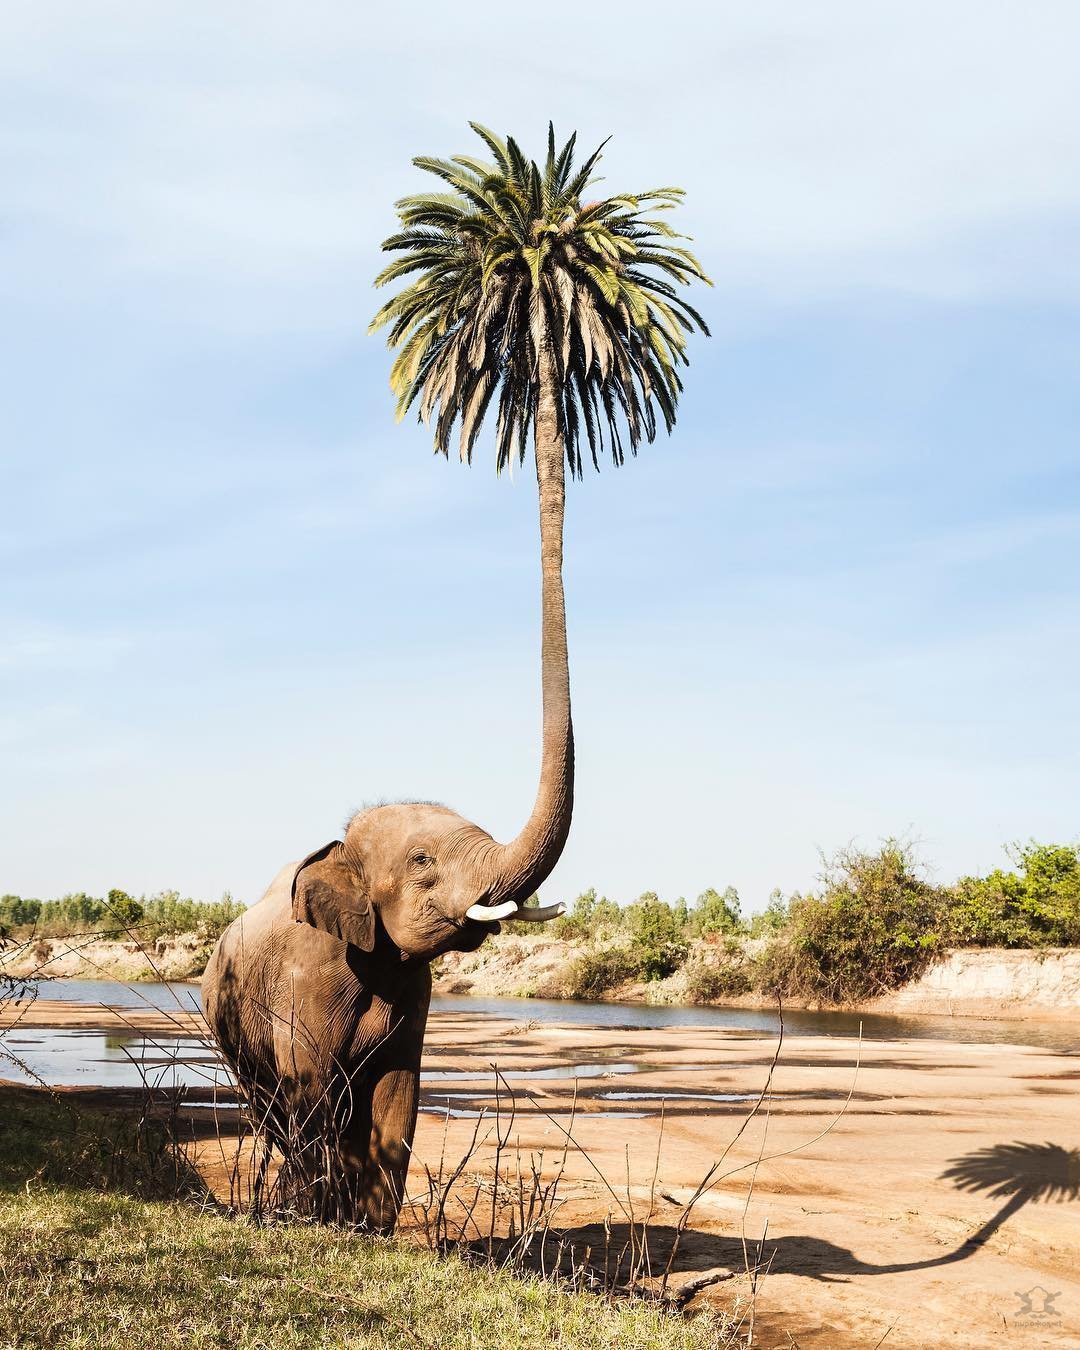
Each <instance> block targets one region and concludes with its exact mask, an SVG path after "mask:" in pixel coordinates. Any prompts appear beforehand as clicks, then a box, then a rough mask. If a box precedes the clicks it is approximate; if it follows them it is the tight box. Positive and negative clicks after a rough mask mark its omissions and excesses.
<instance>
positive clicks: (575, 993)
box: [565, 947, 642, 1000]
mask: <svg viewBox="0 0 1080 1350" xmlns="http://www.w3.org/2000/svg"><path fill="white" fill-rule="evenodd" d="M641 973H642V970H641V961H640V959H639V957H638V955H637V953H636V952H632V951H630V950H628V949H627V948H626V947H604V948H602V949H601V950H600V951H596V952H586V953H585V955H584V956H579V957H578V959H577V960H576V961H575V962H574V964H573V965H572V966H571V967H570V973H569V975H568V977H567V981H566V990H565V993H566V997H567V998H577V999H585V1000H591V999H598V998H600V997H601V996H602V995H603V994H606V993H607V992H608V990H610V989H617V988H618V986H619V985H620V984H625V983H626V982H627V981H628V980H635V979H637V978H639V976H640V975H641Z"/></svg>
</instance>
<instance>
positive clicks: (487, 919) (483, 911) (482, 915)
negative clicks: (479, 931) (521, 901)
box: [465, 900, 518, 923]
mask: <svg viewBox="0 0 1080 1350" xmlns="http://www.w3.org/2000/svg"><path fill="white" fill-rule="evenodd" d="M517 912H518V907H517V901H516V900H505V901H503V903H502V904H501V905H470V906H469V908H468V909H467V910H466V911H465V917H466V918H467V919H475V920H476V922H477V923H498V922H499V920H500V919H509V918H510V917H511V915H513V916H514V917H515V918H516V917H517Z"/></svg>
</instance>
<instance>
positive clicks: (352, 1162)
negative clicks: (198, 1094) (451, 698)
mask: <svg viewBox="0 0 1080 1350" xmlns="http://www.w3.org/2000/svg"><path fill="white" fill-rule="evenodd" d="M549 364H550V363H549ZM546 378H547V380H548V384H550V377H549V376H548V377H546ZM564 458H565V451H564V447H563V442H562V438H561V436H560V435H559V434H558V425H557V407H556V398H555V393H554V390H553V388H549V387H548V386H547V385H545V390H544V393H543V396H542V398H541V400H540V407H539V411H538V416H537V441H536V468H537V481H538V485H539V496H540V545H541V549H540V552H541V569H542V579H543V588H542V597H541V602H542V603H541V609H542V644H541V673H542V688H543V754H542V761H541V768H540V784H539V789H538V792H537V796H536V802H535V804H534V806H533V810H532V813H531V815H530V817H529V819H528V821H527V822H526V824H525V826H524V828H523V829H522V831H521V833H520V834H519V835H518V836H517V838H516V839H514V840H513V841H511V842H510V843H508V844H499V843H496V842H495V840H493V839H492V838H491V836H490V835H489V834H487V833H486V832H485V831H484V830H482V829H480V828H479V827H478V826H476V825H473V824H471V823H470V822H469V821H467V820H463V819H462V818H461V817H460V816H458V815H456V814H455V813H454V812H453V811H449V810H447V809H446V808H445V807H442V806H436V805H433V804H431V803H424V802H420V803H416V802H412V803H398V804H396V805H389V806H377V807H373V808H371V809H370V810H367V811H363V812H361V813H360V814H359V815H358V816H356V817H355V819H354V820H353V821H352V822H351V823H350V825H349V827H348V830H347V832H346V835H345V839H344V840H343V841H341V840H335V841H334V842H333V843H330V844H327V845H325V846H324V847H322V848H320V849H318V850H317V851H316V852H314V853H312V854H310V855H309V856H308V857H307V858H305V859H304V861H303V862H301V863H299V864H295V863H293V864H290V865H289V866H288V867H286V868H284V869H283V870H282V871H281V872H279V873H278V875H277V877H276V878H275V879H274V882H273V884H272V885H271V887H270V889H269V890H268V891H267V893H266V895H265V896H264V897H263V898H262V900H260V901H259V902H258V904H256V905H254V906H252V908H251V909H250V910H249V911H248V912H247V913H246V914H244V915H243V916H242V917H241V918H239V919H237V920H236V921H235V922H234V923H233V924H232V925H231V926H230V927H229V928H228V929H227V930H226V932H225V934H224V935H223V936H222V938H221V941H220V942H219V944H218V946H217V948H216V949H215V951H214V954H213V956H212V957H211V959H210V963H209V965H208V966H207V969H206V974H205V975H204V977H203V1007H204V1009H205V1012H206V1017H207V1020H208V1022H209V1024H210V1027H211V1029H212V1030H213V1032H214V1035H215V1037H216V1038H217V1041H218V1043H219V1045H220V1047H221V1050H222V1052H223V1053H224V1055H225V1058H226V1059H227V1060H228V1062H229V1063H230V1064H231V1065H232V1067H233V1069H234V1071H235V1073H236V1076H237V1080H238V1082H239V1083H240V1085H241V1087H242V1089H243V1090H244V1092H245V1094H246V1095H247V1097H248V1100H249V1101H250V1102H251V1104H252V1106H253V1107H254V1109H255V1111H256V1114H257V1115H258V1116H259V1117H260V1118H261V1119H263V1120H264V1121H265V1123H266V1128H267V1132H268V1136H269V1138H270V1139H271V1141H272V1142H273V1143H274V1144H275V1145H276V1147H277V1150H278V1152H279V1154H280V1155H281V1157H283V1158H284V1159H285V1160H286V1163H285V1164H283V1167H282V1171H281V1173H279V1179H278V1184H279V1186H280V1185H281V1177H282V1176H287V1177H288V1178H289V1179H290V1185H289V1186H288V1187H287V1188H286V1189H287V1192H288V1196H289V1202H290V1203H291V1204H292V1205H293V1206H294V1207H295V1208H296V1209H298V1210H301V1211H302V1212H304V1213H307V1214H310V1215H311V1216H312V1217H315V1218H318V1219H323V1220H334V1221H344V1222H349V1223H357V1224H362V1225H364V1226H365V1227H368V1228H370V1229H372V1230H374V1231H377V1232H389V1231H390V1230H392V1228H393V1226H394V1223H395V1221H396V1219H397V1213H398V1209H399V1207H400V1204H401V1199H402V1196H403V1194H404V1186H405V1175H406V1172H407V1170H408V1164H409V1151H410V1148H411V1145H412V1139H413V1131H414V1129H415V1126H416V1112H417V1104H418V1099H419V1092H420V1077H419V1075H420V1054H421V1049H422V1046H423V1038H424V1027H425V1023H426V1021H427V1012H428V1002H429V999H430V996H431V972H430V969H429V962H430V961H431V960H432V958H434V957H436V956H438V955H439V954H441V953H442V952H446V951H451V950H454V949H456V950H459V951H472V950H474V949H475V948H477V947H479V945H480V944H481V943H482V942H483V940H484V938H485V937H486V936H487V935H488V933H491V932H494V931H497V929H498V919H499V918H500V917H508V915H509V914H510V913H517V907H518V906H519V905H520V904H521V902H522V901H523V900H524V899H525V898H526V897H528V896H530V895H531V894H532V893H533V892H534V891H535V890H536V888H537V887H538V886H539V885H540V884H541V883H542V882H543V881H544V879H545V878H546V877H547V876H548V874H549V873H550V872H551V870H552V868H553V867H554V866H555V863H556V862H557V861H558V859H559V856H560V854H561V853H562V850H563V846H564V844H565V842H566V837H567V834H568V832H569V828H570V817H571V812H572V808H573V790H574V741H573V727H572V723H571V717H570V684H569V670H568V663H567V653H566V616H565V609H564V603H563V588H562V521H563V490H564V489H563V466H564ZM470 910H472V912H473V913H472V917H470V916H469V911H470ZM558 912H561V906H555V907H553V908H552V909H551V910H549V911H546V912H541V913H537V912H536V911H530V910H527V909H526V910H522V911H521V912H520V913H519V914H518V915H517V917H519V918H529V917H537V918H540V919H543V918H545V917H546V918H551V917H554V916H555V914H556V913H558Z"/></svg>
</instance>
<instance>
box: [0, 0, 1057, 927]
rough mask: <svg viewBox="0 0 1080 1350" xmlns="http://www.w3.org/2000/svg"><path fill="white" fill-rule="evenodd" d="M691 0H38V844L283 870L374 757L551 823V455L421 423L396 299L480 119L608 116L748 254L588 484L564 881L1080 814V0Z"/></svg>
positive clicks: (21, 748) (502, 125) (23, 577)
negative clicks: (472, 445) (398, 407)
mask: <svg viewBox="0 0 1080 1350" xmlns="http://www.w3.org/2000/svg"><path fill="white" fill-rule="evenodd" d="M655 13H656V11H655V9H654V8H653V7H645V6H639V5H638V4H636V2H634V0H631V3H628V4H626V5H623V6H620V8H619V10H618V21H617V22H616V21H614V20H613V18H612V13H611V11H610V10H609V9H607V8H605V7H599V6H598V7H592V8H589V7H583V6H580V5H578V4H573V5H571V4H566V3H563V0H553V2H552V3H550V4H549V5H547V6H546V7H545V10H544V15H545V23H544V24H543V25H540V24H537V23H536V21H535V17H534V16H532V15H531V14H530V13H528V12H525V11H521V12H518V11H515V10H513V9H510V8H508V7H506V6H504V5H493V4H490V3H488V0H482V2H481V3H473V4H470V5H469V6H467V7H466V8H465V9H462V8H461V7H458V8H457V9H456V10H455V9H454V8H453V7H445V6H439V5H435V4H430V3H427V2H426V0H423V2H421V3H418V4H414V5H413V6H411V8H410V17H409V19H408V20H407V21H402V20H394V19H391V18H390V17H388V15H386V14H384V15H383V16H381V17H379V16H376V17H371V16H370V15H367V14H364V13H363V12H362V9H361V7H359V6H356V5H352V4H345V3H333V4H331V3H322V4H320V3H307V4H304V5H302V6H301V5H298V4H291V5H274V4H266V3H263V4H259V5H254V4H252V5H247V4H243V3H236V4H231V5H229V6H220V5H216V4H213V5H212V4H207V3H202V2H201V0H187V3H184V4H172V3H165V2H161V3H157V4H154V5H152V6H148V5H144V4H138V3H134V0H116V2H115V3H105V2H104V0H80V2H79V3H50V2H49V0H34V2H33V3H19V0H16V2H15V3H11V4H8V5H6V6H5V7H4V10H3V13H2V15H0V90H2V93H0V98H2V100H3V110H2V111H3V116H2V118H0V172H2V179H0V181H2V182H3V183H4V191H3V197H2V199H0V241H2V249H3V255H2V256H3V265H2V267H0V299H2V302H3V307H4V313H5V317H6V322H5V324H4V325H3V330H2V332H0V345H2V348H3V350H2V353H0V356H2V360H0V395H2V406H3V409H4V416H3V435H2V440H3V448H2V454H3V480H2V481H3V502H4V510H3V516H2V536H0V553H2V570H0V577H2V585H0V691H2V704H0V755H2V760H3V766H4V772H3V774H2V775H0V794H2V800H0V840H2V846H0V859H2V863H3V875H2V876H0V889H6V890H12V891H16V892H20V893H22V894H37V895H42V896H46V895H54V894H58V893H62V892H64V891H67V890H72V889H87V890H90V891H93V892H97V893H100V892H101V891H102V890H103V889H104V888H106V887H109V886H114V885H119V886H123V887H125V888H126V889H128V890H132V891H135V892H141V891H153V890H157V889H160V888H163V887H166V886H175V887H178V888H179V889H181V890H183V891H185V892H186V893H190V894H194V895H197V896H203V897H208V898H209V897H214V896H216V895H217V894H219V893H220V892H221V891H222V890H223V889H225V888H229V889H231V890H232V891H233V892H234V893H235V894H237V895H238V896H240V897H242V898H244V899H253V898H255V897H256V896H257V895H258V894H259V893H260V892H261V890H262V889H263V887H264V886H265V884H266V883H267V882H268V880H269V879H270V877H272V875H273V874H274V872H275V871H276V870H277V868H278V867H279V866H280V865H281V863H282V862H283V861H285V860H287V859H288V858H290V857H295V856H298V855H300V854H302V853H304V852H306V851H308V850H309V849H311V848H313V847H316V846H317V845H319V844H321V843H322V842H324V841H325V840H326V839H329V838H332V837H333V836H334V835H335V834H336V833H337V832H338V829H339V827H340V824H341V821H342V819H343V818H344V816H345V815H346V814H347V812H348V811H349V810H350V809H351V808H353V807H355V806H357V805H359V804H361V803H363V802H365V801H371V800H377V799H379V798H382V797H394V796H402V795H405V796H430V797H434V798H438V799H441V800H444V801H446V802H448V803H449V804H451V805H453V806H454V807H456V808H457V809H458V810H460V811H462V812H463V813H464V814H466V815H468V816H470V817H471V818H473V819H475V820H477V821H479V822H480V823H482V824H484V825H485V826H486V827H487V828H489V829H491V830H492V831H493V833H495V834H496V835H497V836H500V837H507V836H509V835H510V834H512V833H513V832H514V831H515V830H516V829H517V827H518V826H519V824H520V822H521V820H522V819H523V817H524V814H525V813H526V812H527V810H528V808H529V805H530V804H531V800H532V795H533V790H534V785H535V774H536V768H537V758H538V734H537V733H538V703H539V698H538V673H537V624H538V594H537V592H538V579H537V577H538V563H537V550H536V526H535V519H534V517H535V500H534V498H535V485H534V482H533V480H532V478H531V476H530V475H529V474H528V473H524V474H519V475H517V476H516V477H515V478H514V479H513V480H510V479H507V478H504V479H502V480H497V479H496V477H495V474H494V472H493V468H492V467H491V457H490V456H489V455H488V454H486V453H485V450H486V449H487V448H489V447H484V448H481V449H480V450H479V452H478V455H477V460H476V463H475V464H474V467H473V468H472V469H469V470H467V469H464V468H462V467H461V466H459V465H458V464H456V463H450V464H447V463H445V462H443V461H441V460H436V459H435V458H434V457H433V456H432V455H431V453H430V449H429V443H428V440H427V437H426V435H425V433H424V431H423V429H422V428H420V427H416V426H414V425H411V424H410V425H404V426H400V427H398V426H395V425H394V422H393V419H392V403H391V399H390V395H389V391H388V389H387V385H386V379H387V373H388V369H389V360H388V357H387V355H386V353H385V350H384V348H383V346H382V344H381V340H380V339H375V338H368V337H367V336H366V335H365V328H366V322H367V319H368V317H369V316H370V314H371V312H372V311H373V308H374V306H375V297H374V294H373V293H372V291H371V288H370V280H371V277H372V276H373V275H374V272H375V270H376V269H377V267H378V265H379V256H378V244H379V241H380V240H381V239H382V238H383V236H384V235H385V234H387V233H388V232H389V231H390V229H391V228H392V226H393V215H392V210H391V205H392V202H393V200H394V199H395V198H396V197H398V196H400V195H402V194H403V193H405V192H407V191H410V190H412V189H414V188H415V187H417V186H418V184H419V182H420V181H421V176H420V175H419V174H418V172H417V171H416V170H414V169H412V168H411V167H410V164H409V159H410V156H411V155H413V154H418V153H432V154H450V153H455V152H460V151H467V150H469V149H471V146H470V145H469V142H470V140H471V134H470V133H469V132H468V130H467V128H466V122H467V120H468V119H469V118H475V119H477V120H480V121H483V122H486V123H487V124H489V125H491V126H493V127H496V128H497V129H500V130H509V131H512V132H514V133H515V134H516V135H518V136H519V138H520V139H521V140H522V141H523V142H524V143H525V144H526V146H527V147H535V148H537V149H539V148H540V147H541V145H542V140H543V136H544V133H545V128H546V122H547V118H548V117H549V116H551V117H553V118H554V119H555V122H556V127H557V129H558V130H560V131H567V132H568V131H569V130H571V129H573V128H575V127H576V128H577V129H578V131H579V132H580V134H581V137H582V140H583V141H584V142H592V141H598V140H600V139H601V138H602V137H603V136H605V135H607V134H609V133H614V140H613V141H612V143H611V146H610V147H609V150H608V152H607V154H606V157H605V163H604V170H605V173H606V175H607V182H608V184H609V185H610V186H611V187H612V188H614V189H624V188H630V189H633V188H645V187H649V186H654V185H656V184H658V183H661V182H664V183H667V182H675V183H679V184H682V185H683V186H684V187H685V188H686V189H687V192H688V199H687V206H686V208H685V211H684V212H683V224H684V226H685V228H686V229H687V230H689V232H690V233H692V234H693V235H694V236H695V248H696V249H697V251H698V253H699V255H700V256H701V257H702V259H703V261H704V263H705V265H706V267H707V269H708V270H709V271H710V273H711V274H712V275H713V276H714V278H715V279H716V281H717V285H716V287H715V289H714V290H712V291H710V292H708V293H706V294H704V295H702V296H701V297H700V299H701V303H702V306H703V308H704V309H705V311H706V313H707V315H708V317H709V319H710V322H711V324H712V326H713V328H714V333H715V336H714V337H713V339H712V340H711V341H704V340H699V341H697V343H696V344H695V346H694V348H693V351H692V359H693V365H692V368H691V370H690V371H689V372H688V376H687V393H686V396H685V400H684V404H683V408H682V413H681V417H680V422H679V426H678V428H677V430H676V433H675V435H674V437H673V438H672V439H671V440H670V441H668V440H664V441H660V442H657V444H656V445H654V446H652V447H646V449H645V450H644V451H643V453H642V455H641V456H640V457H639V459H638V460H636V461H633V462H631V463H629V464H628V465H627V467H625V468H624V469H623V470H620V471H614V470H611V469H607V470H605V471H604V472H602V473H600V474H599V475H594V474H590V475H589V476H588V477H587V478H586V479H585V481H584V483H582V484H580V485H575V486H574V487H573V489H572V491H571V493H570V501H569V510H568V518H567V567H566V574H567V575H566V579H567V588H568V608H569V615H570V629H571V632H570V639H571V663H572V677H573V685H574V699H575V721H576V725H577V730H578V742H579V790H578V811H577V815H576V819H575V826H574V833H573V836H572V839H571V843H570V845H569V847H568V849H567V852H566V855H565V858H564V860H563V862H562V863H561V864H560V866H559V868H558V870H557V872H556V874H555V875H554V876H553V878H552V879H551V881H550V882H549V883H548V887H547V888H546V892H547V894H548V895H549V896H550V897H551V898H561V897H569V896H572V895H573V894H574V893H576V892H577V891H578V890H580V889H582V888H584V887H585V886H588V885H596V886H597V887H598V888H600V889H601V890H603V891H606V892H607V893H609V894H611V895H613V896H616V897H617V898H620V899H627V898H631V897H633V896H634V895H636V894H637V893H639V892H640V891H642V890H644V889H656V890H659V891H660V892H661V894H664V895H666V896H668V897H669V898H671V897H674V896H676V895H679V894H685V895H687V896H691V897H692V896H693V895H696V894H697V893H698V892H699V891H700V890H702V889H703V888H704V887H706V886H709V885H716V886H720V887H722V886H724V885H727V884H729V883H730V884H734V885H736V886H737V887H738V888H739V890H740V893H741V894H742V896H743V900H744V905H745V906H746V907H747V908H756V907H758V906H760V905H761V904H762V903H763V902H764V900H765V898H766V896H767V894H768V892H769V890H770V889H771V888H772V887H774V886H781V887H783V888H785V889H786V890H791V889H795V888H798V887H805V886H807V885H808V884H810V883H811V882H812V880H813V877H814V875H815V873H816V872H817V871H818V869H819V851H821V850H824V851H825V852H831V851H832V850H834V849H835V848H837V847H838V846H840V845H843V844H845V843H847V842H849V841H853V840H854V841H857V842H859V843H863V844H873V843H874V842H875V841H876V840H877V839H879V838H881V837H882V836H884V835H887V834H905V835H909V836H911V837H912V838H914V839H916V840H917V841H919V842H920V846H921V848H922V851H923V853H924V855H925V857H926V858H927V860H928V861H929V862H932V863H933V864H934V865H935V868H936V870H937V875H939V876H940V877H942V878H950V877H952V876H955V875H956V874H957V873H960V872H967V871H972V870H976V869H985V868H988V867H990V866H993V865H995V864H997V863H998V862H999V861H1000V860H1001V858H1002V854H1001V851H1000V846H1001V845H1002V843H1004V842H1005V841H1008V840H1010V839H1013V838H1018V837H1019V838H1024V837H1027V836H1032V835H1033V836H1037V837H1040V838H1056V839H1075V838H1076V837H1077V835H1078V834H1080V813H1078V810H1077V806H1078V793H1077V786H1076V765H1077V763H1078V760H1080V729H1078V719H1077V716H1076V693H1075V688H1076V670H1077V666H1078V661H1080V640H1078V637H1077V633H1078V619H1080V600H1078V593H1080V549H1078V547H1077V544H1078V533H1080V456H1078V449H1077V428H1078V425H1080V418H1078V416H1077V414H1078V407H1077V404H1078V395H1077V388H1078V385H1077V368H1078V358H1080V328H1078V325H1077V319H1078V317H1080V229H1078V226H1080V173H1078V172H1077V166H1078V162H1080V92H1078V86H1077V83H1076V79H1075V69H1074V62H1075V52H1076V50H1077V47H1078V45H1080V11H1078V10H1077V8H1076V7H1075V5H1073V4H1070V3H1051V2H1047V3H1043V4H1040V5H1039V6H1037V7H1035V8H1031V7H1022V6H1019V5H1016V4H1013V3H995V2H994V0H990V2H989V3H988V2H987V0H982V2H981V3H966V2H965V0H954V3H951V4H949V5H947V6H943V5H940V4H932V5H931V4H922V3H918V2H917V0H907V2H906V3H903V4H900V3H883V4H879V5H874V6H867V5H862V4H856V3H846V2H845V3H840V2H839V0H832V2H831V3H830V2H826V3H821V4H817V5H814V6H798V7H797V6H794V5H792V4H790V3H786V4H774V3H767V2H764V3H763V2H762V0H754V2H753V3H749V2H748V3H740V4H707V5H706V4H700V5H698V4H694V5H691V4H685V3H672V4H670V5H668V6H665V7H664V8H663V11H662V14H663V20H664V23H665V29H664V31H656V29H655V27H654V28H647V27H646V22H645V21H646V19H647V18H649V16H650V15H654V14H655ZM571 22H572V25H573V34H574V40H573V43H572V44H571V43H570V42H568V41H567V38H566V34H567V31H568V25H569V24H570V23H571ZM650 22H653V23H655V20H650Z"/></svg>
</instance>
